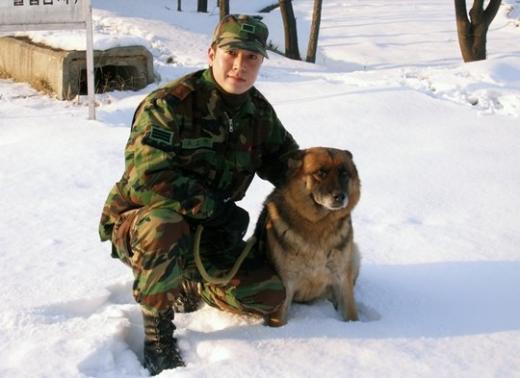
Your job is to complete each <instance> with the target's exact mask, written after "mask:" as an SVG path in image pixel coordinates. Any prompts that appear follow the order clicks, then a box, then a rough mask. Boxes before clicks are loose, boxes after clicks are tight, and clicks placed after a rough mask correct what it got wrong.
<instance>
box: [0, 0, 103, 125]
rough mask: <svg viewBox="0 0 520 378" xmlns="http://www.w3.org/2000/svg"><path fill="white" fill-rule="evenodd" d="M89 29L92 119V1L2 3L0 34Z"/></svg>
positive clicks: (0, 0) (6, 0) (11, 0)
mask: <svg viewBox="0 0 520 378" xmlns="http://www.w3.org/2000/svg"><path fill="white" fill-rule="evenodd" d="M50 29H63V30H68V29H86V31H87V43H86V53H87V56H86V61H87V88H88V97H89V119H95V118H96V110H95V109H96V108H95V97H94V51H93V49H94V47H93V35H92V6H91V5H90V0H0V31H27V30H50Z"/></svg>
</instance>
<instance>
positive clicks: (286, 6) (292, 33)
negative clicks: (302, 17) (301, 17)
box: [279, 0, 301, 60]
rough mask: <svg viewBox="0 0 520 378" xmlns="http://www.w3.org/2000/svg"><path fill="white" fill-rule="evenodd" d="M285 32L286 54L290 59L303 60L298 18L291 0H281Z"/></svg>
mask: <svg viewBox="0 0 520 378" xmlns="http://www.w3.org/2000/svg"><path fill="white" fill-rule="evenodd" d="M279 3H280V12H281V14H282V20H283V28H284V33H285V56H286V57H287V58H290V59H296V60H301V58H300V49H299V48H298V31H297V30H296V18H295V17H294V11H293V7H292V1H291V0H279Z"/></svg>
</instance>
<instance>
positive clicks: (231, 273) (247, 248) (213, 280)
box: [193, 225, 256, 285]
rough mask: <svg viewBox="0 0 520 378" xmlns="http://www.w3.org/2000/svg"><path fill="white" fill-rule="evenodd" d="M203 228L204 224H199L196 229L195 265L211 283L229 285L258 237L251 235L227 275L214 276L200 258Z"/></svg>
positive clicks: (194, 244) (194, 242)
mask: <svg viewBox="0 0 520 378" xmlns="http://www.w3.org/2000/svg"><path fill="white" fill-rule="evenodd" d="M203 229H204V227H203V226H201V225H198V226H197V229H196V230H195V236H194V241H193V257H194V258H195V265H196V266H197V269H198V270H199V273H200V275H201V276H202V278H203V279H204V280H205V281H207V282H209V283H211V284H215V285H227V284H228V283H229V281H231V280H232V279H233V277H234V276H235V274H237V272H238V269H239V268H240V266H241V265H242V263H243V262H244V260H245V258H246V257H247V255H248V254H249V252H250V251H251V248H253V245H254V244H255V242H256V238H255V237H254V236H251V237H250V238H249V239H248V240H247V242H246V246H245V247H244V250H243V251H242V253H241V254H240V256H238V259H237V260H236V261H235V264H234V265H233V267H232V268H231V270H230V271H229V272H228V273H227V274H226V275H224V276H222V277H213V276H211V275H209V273H208V272H207V270H206V268H204V265H203V264H202V260H201V258H200V238H201V235H202V230H203Z"/></svg>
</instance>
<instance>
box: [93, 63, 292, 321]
mask: <svg viewBox="0 0 520 378" xmlns="http://www.w3.org/2000/svg"><path fill="white" fill-rule="evenodd" d="M297 148H298V146H297V144H296V143H295V141H294V140H293V138H292V137H291V135H290V134H289V133H288V132H287V131H286V130H285V129H284V128H283V126H282V125H281V123H280V121H279V120H278V118H277V117H276V114H275V112H274V110H273V109H272V107H271V106H270V104H269V103H268V102H267V100H266V99H265V98H264V97H263V96H262V95H261V94H260V92H258V91H257V90H256V89H255V88H254V87H253V88H251V89H250V90H249V91H248V92H247V94H246V99H245V102H244V103H243V104H241V106H239V108H234V107H233V106H230V105H229V104H227V103H226V102H225V96H223V94H222V93H221V92H220V91H219V89H218V86H217V85H216V83H215V81H214V79H213V78H212V75H211V70H210V69H208V70H203V71H198V72H195V73H193V74H189V75H187V76H185V77H183V78H181V79H179V80H177V81H175V82H173V83H170V84H168V85H167V86H165V87H163V88H160V89H158V90H156V91H155V92H152V93H151V94H150V95H149V96H148V97H147V98H146V99H145V100H144V101H143V102H142V103H141V105H140V106H139V107H138V109H137V111H136V114H135V116H134V121H133V125H132V129H131V133H130V137H129V140H128V144H127V146H126V149H125V172H124V174H123V176H122V178H121V180H120V181H119V182H118V183H116V184H115V186H114V187H113V189H112V191H111V192H110V194H109V196H108V199H107V201H106V203H105V207H104V209H103V214H102V217H101V222H100V227H99V232H100V236H101V239H102V240H103V241H105V240H111V241H112V244H113V248H112V255H113V257H117V258H119V259H121V260H122V261H123V262H125V263H126V264H128V265H129V266H131V267H132V269H133V272H134V276H135V281H134V287H133V293H134V297H135V299H136V301H137V302H139V303H140V304H141V305H142V306H143V308H144V309H145V310H147V311H149V312H152V313H153V312H156V311H163V310H164V309H165V308H166V307H168V306H171V305H172V303H173V301H174V300H175V298H176V296H177V295H178V294H179V288H180V285H181V283H182V282H183V281H184V280H191V281H199V282H200V281H201V278H200V276H199V274H198V271H197V269H196V267H195V265H194V262H193V234H194V229H195V227H196V225H197V224H198V222H200V221H204V219H207V218H209V217H211V216H212V215H213V213H214V212H215V208H216V206H217V204H218V203H219V201H223V199H230V200H232V201H238V200H240V199H242V198H243V196H244V194H245V192H246V190H247V188H248V187H249V185H250V183H251V181H252V179H253V176H254V174H255V173H257V174H258V175H259V176H260V177H261V178H263V179H267V180H269V181H270V182H272V183H273V184H277V183H278V182H279V181H280V180H281V179H282V175H283V173H284V172H285V161H286V160H285V159H284V157H285V156H286V154H287V153H288V152H290V151H293V150H295V149H297ZM204 236H205V235H204V233H203V239H204ZM207 237H208V238H209V240H205V242H204V240H203V243H202V245H201V257H202V261H203V263H204V265H205V266H206V269H207V270H208V272H209V273H210V274H213V275H217V276H218V275H219V273H221V272H223V271H227V270H229V269H230V267H231V266H232V264H233V263H234V261H235V260H236V258H237V255H238V254H239V253H240V252H239V251H237V248H234V249H233V250H215V249H214V248H211V246H212V245H213V242H215V243H218V240H211V235H208V236H207ZM220 237H222V235H219V238H220ZM238 249H240V248H238ZM201 294H202V298H203V299H204V300H205V301H206V302H207V303H209V304H210V305H213V306H216V307H219V308H221V309H226V310H230V311H234V312H237V313H243V312H250V313H257V314H261V315H265V314H267V313H270V312H272V311H274V310H275V309H276V308H277V307H278V306H279V304H280V303H282V302H283V299H284V297H285V291H284V289H283V285H282V284H281V281H280V279H279V278H278V276H277V275H276V274H275V273H274V271H273V270H272V268H271V267H270V265H269V264H267V263H266V261H265V257H264V256H263V254H262V252H261V251H259V250H258V249H253V251H252V252H251V254H250V256H249V258H248V259H246V261H245V263H244V265H243V267H242V268H241V269H240V271H239V273H238V274H237V275H236V276H235V278H234V279H233V280H232V281H231V282H230V283H229V284H228V285H226V286H218V285H212V284H209V283H202V293H201Z"/></svg>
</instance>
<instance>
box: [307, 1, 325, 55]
mask: <svg viewBox="0 0 520 378" xmlns="http://www.w3.org/2000/svg"><path fill="white" fill-rule="evenodd" d="M322 2H323V1H322V0H314V10H313V12H312V24H311V33H310V34H309V44H308V45H307V58H306V59H305V60H306V61H307V62H311V63H314V62H316V50H317V49H318V35H319V33H320V23H321V5H322Z"/></svg>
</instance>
